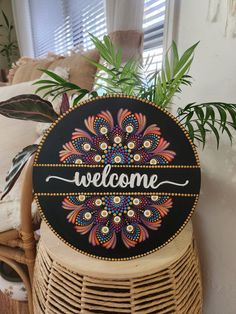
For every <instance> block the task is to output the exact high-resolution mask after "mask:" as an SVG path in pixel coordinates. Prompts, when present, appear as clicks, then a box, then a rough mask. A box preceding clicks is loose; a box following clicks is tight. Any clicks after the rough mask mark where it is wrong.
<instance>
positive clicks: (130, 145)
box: [127, 142, 135, 149]
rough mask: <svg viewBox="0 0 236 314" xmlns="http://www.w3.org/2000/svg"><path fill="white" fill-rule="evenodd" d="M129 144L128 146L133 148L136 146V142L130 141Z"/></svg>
mask: <svg viewBox="0 0 236 314" xmlns="http://www.w3.org/2000/svg"><path fill="white" fill-rule="evenodd" d="M127 146H128V148H129V149H133V148H134V147H135V144H134V142H129V143H128V144H127Z"/></svg>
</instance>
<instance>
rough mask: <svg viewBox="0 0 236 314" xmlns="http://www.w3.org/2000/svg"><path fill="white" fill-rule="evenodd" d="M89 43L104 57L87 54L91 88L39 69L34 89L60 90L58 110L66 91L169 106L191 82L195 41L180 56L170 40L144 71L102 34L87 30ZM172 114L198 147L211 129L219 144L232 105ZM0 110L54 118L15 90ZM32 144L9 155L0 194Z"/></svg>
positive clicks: (234, 111)
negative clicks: (158, 60)
mask: <svg viewBox="0 0 236 314" xmlns="http://www.w3.org/2000/svg"><path fill="white" fill-rule="evenodd" d="M91 40H92V41H93V43H94V45H95V47H96V48H97V50H98V52H99V54H100V56H101V57H102V59H103V60H104V62H103V63H102V64H101V63H98V62H96V61H94V60H91V59H87V60H88V62H90V63H92V64H93V65H95V66H96V68H97V69H98V72H97V74H96V75H95V78H96V81H97V83H96V88H95V89H94V90H93V91H88V90H86V89H82V88H81V87H80V86H78V85H76V84H72V83H70V82H67V81H66V80H64V79H63V78H61V77H60V76H58V75H56V74H55V73H53V72H51V71H49V70H42V71H43V72H45V73H46V74H48V76H49V77H50V79H46V80H39V81H37V82H36V83H35V84H36V85H38V86H39V87H38V89H37V91H36V92H43V93H44V96H43V97H44V98H45V97H47V96H48V95H53V97H54V98H56V97H58V96H60V95H63V97H62V104H61V108H60V114H63V113H64V112H65V111H67V110H68V109H69V101H68V97H67V94H66V93H67V92H68V91H73V92H74V93H75V94H76V97H75V98H74V101H73V106H76V105H77V104H78V102H79V101H80V100H81V99H82V98H83V97H84V96H85V95H87V96H88V97H89V98H90V97H96V96H98V94H99V93H100V94H101V95H106V94H125V95H134V96H137V97H140V98H143V99H147V100H149V101H152V102H153V103H154V104H155V105H156V106H157V107H158V106H159V107H162V108H166V109H169V107H170V105H171V104H172V106H175V104H174V103H173V99H174V96H175V95H176V94H178V93H181V92H182V86H191V84H192V77H191V76H190V75H189V70H190V67H191V64H192V62H193V58H194V52H195V49H196V47H197V45H198V43H196V44H194V45H193V46H191V47H190V48H188V49H187V50H186V51H185V52H184V53H183V54H182V55H181V56H180V55H179V52H178V49H177V46H176V44H175V42H173V43H172V45H171V47H170V49H169V50H168V51H167V53H166V55H165V57H164V61H163V65H162V68H161V69H160V70H159V71H154V72H152V73H149V74H148V75H145V73H146V72H147V71H146V68H145V66H143V65H142V63H141V62H140V60H137V59H129V60H127V61H126V62H122V50H121V49H119V48H117V47H115V46H114V45H113V44H112V42H111V40H110V38H109V37H108V36H104V39H103V40H99V39H98V38H97V37H95V36H93V35H91ZM176 109H177V110H176V111H177V116H176V117H177V119H178V120H179V121H180V123H182V125H183V126H184V127H185V128H186V129H187V131H188V133H189V136H190V138H191V139H192V140H193V141H194V143H195V145H198V144H199V143H202V146H203V148H204V146H205V143H206V140H207V134H208V133H211V134H213V135H214V136H215V138H216V144H217V148H218V147H219V143H220V137H221V134H222V133H225V134H226V135H228V137H229V139H230V141H232V137H233V131H235V130H236V105H235V104H228V103H223V102H210V103H202V104H196V103H192V104H188V105H187V106H185V107H183V108H181V107H179V108H176ZM0 114H2V115H4V116H6V117H10V118H15V119H25V120H33V121H40V122H53V121H55V120H56V119H57V118H58V115H57V114H56V113H55V112H54V110H53V107H52V105H51V104H50V103H49V102H48V101H46V100H45V99H42V98H40V97H39V96H36V95H21V96H17V97H14V98H11V99H9V100H7V101H4V102H1V103H0ZM36 149H37V145H30V146H28V147H26V148H25V149H23V151H22V152H20V153H19V154H18V155H17V156H16V157H15V158H14V159H13V163H12V168H11V169H10V171H9V173H8V175H7V181H6V187H5V189H4V191H3V194H2V197H3V196H4V195H6V194H7V193H8V192H9V190H10V189H11V187H12V186H13V185H14V183H15V181H16V179H17V177H18V176H19V173H20V172H21V170H22V168H23V167H24V164H25V162H26V161H27V159H28V158H29V157H30V156H31V155H32V154H33V153H34V152H35V151H36Z"/></svg>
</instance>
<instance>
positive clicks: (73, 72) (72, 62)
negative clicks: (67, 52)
mask: <svg viewBox="0 0 236 314" xmlns="http://www.w3.org/2000/svg"><path fill="white" fill-rule="evenodd" d="M83 56H86V57H88V58H90V59H93V60H95V61H97V62H98V61H99V54H98V52H97V51H96V50H91V51H88V52H84V53H82V54H81V53H75V54H73V55H72V56H69V57H66V58H64V59H61V60H56V61H54V62H53V63H52V64H51V65H50V66H49V68H48V69H49V70H54V69H55V68H56V67H58V66H60V67H64V68H69V69H70V82H71V83H74V84H77V85H79V86H80V87H81V88H85V89H88V90H91V89H92V88H93V84H94V75H95V73H96V67H95V66H94V65H92V64H91V63H89V62H88V61H87V60H86V59H85V58H84V57H83Z"/></svg>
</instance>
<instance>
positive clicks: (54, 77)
mask: <svg viewBox="0 0 236 314" xmlns="http://www.w3.org/2000/svg"><path fill="white" fill-rule="evenodd" d="M38 70H40V71H42V72H44V73H46V74H47V75H48V76H50V77H51V78H53V79H54V80H55V81H56V82H59V83H66V80H64V79H63V78H62V77H60V76H59V75H57V74H56V73H54V72H52V71H50V70H47V69H38Z"/></svg>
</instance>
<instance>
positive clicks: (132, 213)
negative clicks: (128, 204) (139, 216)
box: [127, 209, 134, 217]
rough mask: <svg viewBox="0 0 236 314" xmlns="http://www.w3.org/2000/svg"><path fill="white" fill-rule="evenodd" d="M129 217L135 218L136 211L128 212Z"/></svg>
mask: <svg viewBox="0 0 236 314" xmlns="http://www.w3.org/2000/svg"><path fill="white" fill-rule="evenodd" d="M127 215H128V216H129V217H134V211H133V210H132V209H130V210H128V212H127Z"/></svg>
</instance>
